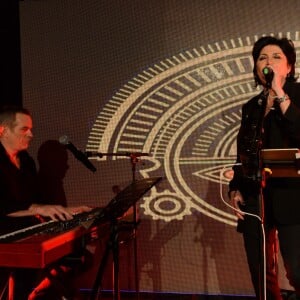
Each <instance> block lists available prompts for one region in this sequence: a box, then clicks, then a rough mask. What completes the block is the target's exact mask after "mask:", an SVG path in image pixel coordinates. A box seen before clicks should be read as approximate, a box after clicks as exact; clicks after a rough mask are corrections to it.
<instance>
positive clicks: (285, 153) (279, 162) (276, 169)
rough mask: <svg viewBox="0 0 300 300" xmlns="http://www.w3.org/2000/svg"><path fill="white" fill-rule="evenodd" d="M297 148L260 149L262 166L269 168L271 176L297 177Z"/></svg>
mask: <svg viewBox="0 0 300 300" xmlns="http://www.w3.org/2000/svg"><path fill="white" fill-rule="evenodd" d="M298 153H299V149H297V148H287V149H262V150H261V160H262V163H263V167H264V168H268V169H270V171H271V172H270V174H269V176H271V177H299V176H300V175H299V172H298V171H299V167H300V165H299V162H300V160H299V158H298V157H297V156H298V155H297V154H298Z"/></svg>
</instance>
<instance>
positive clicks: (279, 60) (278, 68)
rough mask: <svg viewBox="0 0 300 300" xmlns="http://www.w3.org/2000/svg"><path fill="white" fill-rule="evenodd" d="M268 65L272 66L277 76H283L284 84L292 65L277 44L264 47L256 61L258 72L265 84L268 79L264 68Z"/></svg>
mask: <svg viewBox="0 0 300 300" xmlns="http://www.w3.org/2000/svg"><path fill="white" fill-rule="evenodd" d="M266 66H268V67H270V68H271V69H272V70H273V72H274V73H275V74H277V76H279V77H280V78H282V81H283V82H282V84H283V83H284V81H285V78H286V77H287V74H288V73H289V72H290V71H291V66H290V65H289V63H288V60H287V58H286V56H285V54H284V53H283V51H282V50H281V48H280V47H279V46H277V45H267V46H265V47H264V48H262V49H261V51H260V54H259V57H258V59H257V61H256V72H257V75H258V77H259V79H260V81H261V82H262V84H263V85H265V84H266V80H265V76H264V74H263V72H262V70H263V69H264V68H265V67H266Z"/></svg>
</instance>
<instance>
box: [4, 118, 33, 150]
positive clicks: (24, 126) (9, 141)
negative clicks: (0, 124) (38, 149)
mask: <svg viewBox="0 0 300 300" xmlns="http://www.w3.org/2000/svg"><path fill="white" fill-rule="evenodd" d="M31 130H32V119H31V117H30V116H28V115H25V114H22V113H17V114H16V120H15V122H14V126H13V127H12V128H10V127H8V126H6V127H5V129H4V132H3V138H4V140H5V145H6V147H8V148H9V149H10V150H11V151H16V152H19V151H22V150H26V149H27V148H28V146H29V143H30V141H31V139H32V138H33V135H32V131H31Z"/></svg>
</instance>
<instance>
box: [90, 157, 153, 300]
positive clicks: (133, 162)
mask: <svg viewBox="0 0 300 300" xmlns="http://www.w3.org/2000/svg"><path fill="white" fill-rule="evenodd" d="M85 155H86V156H87V157H99V158H102V157H103V156H122V157H130V162H131V172H132V183H134V182H135V181H136V175H135V174H136V164H137V163H138V162H139V157H141V156H149V154H148V153H142V152H135V153H134V152H124V153H122V152H117V153H101V152H85ZM138 223H139V222H138V220H137V207H136V202H135V203H134V205H133V221H132V224H133V243H134V244H133V257H134V272H135V289H136V294H137V299H140V293H139V278H138V259H137V226H138ZM113 228H114V232H115V230H116V229H115V224H114V226H113ZM115 236H116V237H117V235H116V234H115ZM115 242H118V241H115ZM115 247H116V249H119V248H118V246H115ZM116 256H117V255H116V254H114V260H116V262H114V263H116V264H117V266H115V268H116V267H117V270H114V287H117V291H116V290H115V289H116V288H114V295H116V296H115V297H116V298H114V300H119V299H120V290H119V278H116V277H118V274H119V272H118V271H119V270H118V269H119V261H118V258H117V257H116ZM116 281H117V282H116Z"/></svg>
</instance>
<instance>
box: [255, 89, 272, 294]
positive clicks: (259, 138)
mask: <svg viewBox="0 0 300 300" xmlns="http://www.w3.org/2000/svg"><path fill="white" fill-rule="evenodd" d="M267 98H268V93H267V94H265V93H263V94H262V95H261V100H262V103H261V107H260V111H259V114H258V117H257V120H256V121H257V124H256V130H255V131H256V132H255V138H254V139H253V141H252V143H253V149H254V153H255V156H256V166H257V170H256V174H255V175H254V176H255V180H256V181H257V183H258V184H259V194H258V215H259V217H260V219H261V228H263V227H264V222H265V219H264V195H263V188H264V187H265V185H266V182H265V172H264V169H263V164H262V159H261V149H262V146H263V121H264V116H265V111H266V105H267ZM259 249H260V261H259V300H266V258H265V255H264V254H265V253H266V252H265V250H266V245H265V238H264V237H263V232H262V231H261V232H260V234H259Z"/></svg>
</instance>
